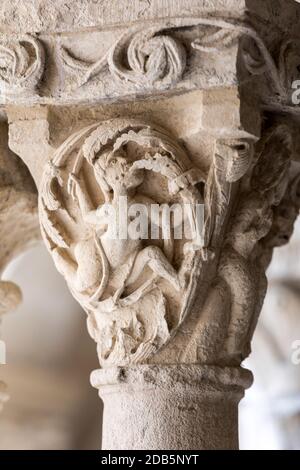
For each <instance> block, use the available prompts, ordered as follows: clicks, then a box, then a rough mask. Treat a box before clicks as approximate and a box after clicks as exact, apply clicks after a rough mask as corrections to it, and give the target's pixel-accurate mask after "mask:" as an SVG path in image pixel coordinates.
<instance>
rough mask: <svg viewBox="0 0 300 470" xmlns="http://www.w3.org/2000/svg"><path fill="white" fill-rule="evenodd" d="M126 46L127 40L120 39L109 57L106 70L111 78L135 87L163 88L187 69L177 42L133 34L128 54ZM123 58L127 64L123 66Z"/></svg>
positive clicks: (153, 31) (151, 32) (154, 35)
mask: <svg viewBox="0 0 300 470" xmlns="http://www.w3.org/2000/svg"><path fill="white" fill-rule="evenodd" d="M158 32H159V33H160V34H158ZM126 44H128V36H127V37H126V36H124V37H122V38H121V39H120V41H118V42H117V44H116V45H115V46H114V48H113V49H112V51H111V53H110V54H109V57H108V64H109V69H110V72H111V74H112V75H113V76H114V77H116V78H118V79H119V80H121V81H130V82H132V83H134V84H136V85H138V86H145V85H146V86H147V84H148V85H152V86H153V85H156V86H158V87H162V88H164V87H167V86H170V85H171V84H172V83H176V82H177V81H178V80H179V79H180V78H181V76H182V74H183V72H184V69H185V66H186V52H185V49H184V47H183V45H182V44H180V43H179V42H178V41H177V40H176V39H174V38H171V37H170V36H167V35H164V34H161V32H160V31H159V30H157V29H151V30H147V31H146V32H145V31H142V32H139V33H137V34H135V35H134V37H133V38H132V39H131V40H130V42H129V45H128V47H127V50H126ZM124 53H125V54H124ZM124 55H126V59H127V63H128V64H125V61H124Z"/></svg>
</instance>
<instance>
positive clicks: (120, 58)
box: [0, 17, 299, 106]
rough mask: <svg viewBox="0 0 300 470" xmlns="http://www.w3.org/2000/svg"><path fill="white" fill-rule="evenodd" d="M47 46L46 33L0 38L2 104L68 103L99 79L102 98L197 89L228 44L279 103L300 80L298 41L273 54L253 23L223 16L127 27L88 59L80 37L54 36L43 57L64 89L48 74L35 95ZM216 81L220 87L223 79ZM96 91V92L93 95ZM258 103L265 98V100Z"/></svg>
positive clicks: (287, 99)
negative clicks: (71, 41) (99, 53)
mask: <svg viewBox="0 0 300 470" xmlns="http://www.w3.org/2000/svg"><path fill="white" fill-rule="evenodd" d="M91 34H92V33H91ZM91 40H92V36H91ZM240 40H241V42H240ZM47 41H49V38H48V39H47V36H46V35H45V36H44V37H43V38H37V37H34V36H30V35H21V36H16V35H2V36H1V38H0V92H1V96H2V97H4V99H7V100H8V101H9V100H13V99H15V100H22V99H23V98H26V97H27V98H28V97H31V98H32V99H35V100H36V101H37V102H43V101H45V102H48V101H47V100H49V98H53V99H56V100H57V99H58V100H59V101H61V100H64V99H66V100H67V99H70V96H72V95H73V93H75V92H76V90H78V88H80V87H83V86H84V85H86V86H88V85H90V84H91V83H92V82H93V81H96V83H97V84H99V85H101V81H102V79H103V83H104V85H103V86H104V89H103V87H102V88H101V86H100V88H99V94H100V95H101V94H103V93H104V95H105V97H107V96H108V97H109V95H110V94H113V95H114V94H115V93H116V90H118V93H120V94H121V95H122V93H127V92H128V93H143V92H152V91H159V90H167V89H172V88H174V87H175V88H176V87H178V86H180V84H183V82H185V80H186V81H187V83H186V84H185V86H187V87H188V88H189V87H192V88H193V87H197V83H198V79H197V77H198V78H199V80H200V82H199V83H201V87H202V86H203V80H204V76H205V75H207V70H206V68H205V67H206V65H205V64H206V63H207V64H209V63H210V61H211V60H212V58H213V57H217V56H216V54H220V52H223V51H227V52H228V53H229V54H230V50H231V49H232V47H233V46H236V47H238V45H239V44H241V47H240V49H241V51H242V57H243V62H244V65H245V70H246V71H247V73H249V74H251V75H255V76H264V77H267V78H268V79H267V80H265V82H266V83H265V85H266V87H269V88H270V92H271V94H272V97H273V100H274V101H277V102H278V103H279V104H280V105H283V106H284V105H291V104H292V103H291V95H292V83H293V82H294V81H295V80H297V79H299V52H298V51H299V41H296V40H294V39H293V38H291V39H287V40H285V41H284V42H283V43H282V44H281V46H280V47H279V48H277V49H276V51H273V50H272V52H270V50H269V49H268V47H267V46H266V44H265V43H264V41H263V40H262V38H261V37H260V36H259V34H258V33H257V32H256V31H255V29H254V28H253V27H252V26H251V25H249V24H248V23H246V22H237V21H235V20H229V19H227V18H222V17H207V18H206V17H203V18H178V19H174V20H172V21H171V22H170V23H167V24H166V22H159V23H158V24H156V25H153V26H152V25H151V26H150V27H149V26H148V25H145V27H143V28H141V27H140V26H139V27H135V26H134V27H130V28H128V30H127V31H126V32H125V33H124V32H123V33H120V37H119V38H118V39H117V40H116V41H115V42H114V43H113V44H112V45H111V46H110V47H108V49H107V51H106V52H104V53H103V54H102V56H101V57H99V59H96V60H95V61H92V62H91V61H89V60H88V59H85V58H84V56H82V53H81V54H80V53H79V56H80V57H79V56H78V52H79V50H81V49H83V50H84V48H82V47H81V44H80V42H79V41H80V40H79V39H78V41H77V46H71V47H70V46H69V45H68V44H67V45H66V44H65V41H64V39H63V37H61V36H57V37H54V40H53V41H54V42H53V41H52V40H51V41H52V42H53V47H52V46H51V48H47V51H48V53H47V54H50V55H51V57H50V55H49V57H48V60H47V57H46V60H47V62H50V63H51V64H54V63H55V64H56V67H57V68H58V69H59V70H60V73H59V75H60V77H61V84H60V86H59V89H57V90H56V89H55V88H54V89H53V80H52V79H51V78H50V75H51V73H50V75H49V74H48V75H47V77H45V80H44V81H45V84H44V85H45V86H43V89H41V90H39V83H40V81H41V78H42V76H43V73H44V67H45V49H46V48H45V45H44V42H45V44H46V43H47ZM52 42H51V44H52ZM75 44H76V41H75ZM49 70H51V67H50V68H49ZM220 73H221V72H220ZM234 73H236V59H235V60H234ZM68 77H71V82H70V84H69V81H68ZM220 80H221V81H222V83H223V79H222V77H221V76H220ZM204 81H205V80H204ZM70 87H71V88H70ZM94 93H95V89H94V88H93V96H94ZM265 93H266V92H265V91H262V94H265ZM75 95H76V93H75ZM76 96H77V95H76ZM268 96H269V95H268ZM261 98H262V100H263V99H264V96H262V97H261ZM77 99H79V97H78V96H77Z"/></svg>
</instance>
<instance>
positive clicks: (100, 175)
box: [0, 0, 300, 448]
mask: <svg viewBox="0 0 300 470" xmlns="http://www.w3.org/2000/svg"><path fill="white" fill-rule="evenodd" d="M286 2H287V3H288V4H289V8H288V9H287V10H286V11H285V10H284V7H283V6H282V2H280V1H278V0H266V1H264V2H258V1H257V0H238V1H237V0H234V1H233V0H216V1H214V2H207V1H204V0H203V1H202V0H201V1H198V0H197V1H196V0H195V1H194V0H189V1H187V2H185V3H186V4H185V7H184V8H182V5H180V3H181V2H174V1H172V0H167V1H164V2H161V1H159V0H153V1H151V2H139V1H137V0H136V1H131V2H129V1H124V2H122V6H120V8H115V6H116V1H114V0H110V1H104V2H97V1H96V2H87V1H85V0H81V2H80V4H82V5H84V7H85V15H81V16H78V17H77V16H76V18H73V20H72V23H70V22H69V16H68V15H65V16H64V15H63V14H61V13H62V12H61V11H60V12H59V14H58V10H57V8H56V5H55V3H56V2H54V3H51V8H50V7H49V8H50V10H51V14H49V17H48V18H47V21H44V19H43V22H41V21H40V19H41V17H40V11H41V10H39V9H36V7H35V2H32V8H33V10H32V11H33V12H34V15H33V18H34V21H33V24H28V21H27V22H26V21H25V22H24V25H23V26H21V28H20V31H19V32H18V34H15V32H14V34H12V32H11V26H12V25H11V23H10V21H9V15H8V16H7V18H8V19H7V20H5V22H4V25H3V31H2V33H3V34H2V36H1V38H0V104H1V105H2V106H3V107H4V110H5V113H6V116H7V120H8V125H9V146H10V149H11V150H12V151H13V152H14V153H16V154H17V155H19V156H20V157H21V159H22V160H23V161H24V162H25V163H26V165H27V167H28V168H29V171H30V172H31V175H32V177H33V179H34V181H35V184H36V186H37V188H38V193H39V220H40V227H41V232H42V236H43V239H44V241H45V243H46V246H47V248H48V250H49V252H50V254H51V256H52V258H53V261H54V263H55V265H56V267H57V269H58V271H59V272H60V273H61V274H62V275H63V276H64V278H65V280H66V282H67V284H68V286H69V289H70V291H71V293H72V295H73V296H74V297H75V299H76V300H77V301H78V302H79V303H80V305H81V306H82V307H83V309H84V310H85V312H86V315H87V326H88V331H89V333H90V335H91V337H92V338H93V339H94V340H95V342H96V344H97V352H98V358H99V364H100V369H99V370H98V371H96V372H95V373H93V375H92V382H93V384H94V385H95V386H96V387H98V388H100V393H101V396H104V395H105V394H106V391H105V390H108V391H109V393H108V394H107V397H109V398H105V399H106V400H107V403H108V402H109V403H110V404H109V406H108V408H107V409H111V410H117V409H119V411H120V412H119V413H118V414H115V421H114V424H112V419H111V416H109V417H108V415H106V418H104V420H106V421H105V422H107V423H109V422H110V426H111V427H110V430H111V432H110V436H115V441H114V437H111V441H109V439H110V438H109V439H108V441H107V442H106V443H105V445H107V446H108V448H114V446H116V445H117V444H116V442H118V443H119V445H120V438H119V437H118V436H117V434H118V429H119V428H118V420H119V419H121V418H120V417H121V416H123V418H124V422H128V421H130V420H131V417H130V416H131V415H130V413H131V414H133V415H135V416H136V415H137V414H138V407H139V406H140V404H141V403H144V405H143V409H145V408H146V409H150V408H151V406H152V401H151V400H153V398H151V396H150V395H151V390H152V388H151V387H152V385H153V384H154V385H155V387H156V391H157V395H156V397H158V396H159V397H160V398H159V399H158V398H157V409H159V412H158V414H159V416H160V417H161V421H163V416H165V422H166V423H168V420H169V419H170V413H171V412H170V409H169V408H168V406H167V402H168V400H169V398H168V397H169V395H170V393H171V392H172V393H173V392H174V397H175V398H174V401H171V402H172V403H173V402H174V403H177V405H178V406H177V411H178V419H179V417H180V413H179V411H180V410H181V409H182V406H181V405H182V403H181V401H180V400H181V399H182V390H186V391H187V392H186V393H187V394H189V397H190V398H189V399H190V401H191V402H192V401H193V400H194V399H196V398H197V397H198V398H197V400H198V401H199V403H198V402H197V403H198V404H197V406H196V405H195V409H189V410H185V411H186V412H187V414H188V416H189V419H186V422H187V423H189V422H190V421H191V420H193V422H194V421H197V420H198V416H203V422H202V424H201V426H202V428H203V429H205V426H206V424H207V422H208V421H209V419H210V416H211V413H214V405H215V402H214V397H215V396H218V397H219V399H220V400H219V408H218V412H216V414H215V415H214V416H215V420H214V421H215V422H218V419H217V415H218V414H219V415H220V416H222V417H223V416H225V414H226V416H227V418H228V423H229V422H233V421H235V420H236V415H237V403H238V401H239V399H240V398H241V397H242V395H243V391H244V388H245V387H247V386H249V385H250V382H251V378H250V377H249V374H248V373H247V372H246V371H244V370H243V369H242V368H240V364H241V363H242V361H243V360H244V359H245V358H246V357H247V356H248V354H249V352H250V344H251V339H252V335H253V332H254V329H255V326H256V323H257V319H258V315H259V312H260V309H261V306H262V303H263V299H264V296H265V293H266V286H267V282H266V276H265V271H266V268H267V266H268V263H269V262H270V259H271V256H272V251H273V248H274V247H275V246H279V245H282V244H284V243H286V242H287V241H288V240H289V237H290V235H291V233H292V229H293V223H294V221H295V219H296V217H297V214H298V211H299V203H300V200H299V195H300V186H299V181H300V180H299V178H300V168H299V157H298V153H299V152H298V150H299V127H298V126H299V124H298V115H299V109H300V108H299V103H298V97H299V90H298V88H300V87H299V83H300V82H299V80H298V81H297V78H299V40H300V37H299V31H298V29H299V28H298V29H297V28H296V27H295V25H294V24H293V21H294V18H295V15H296V16H298V17H299V11H300V5H299V4H297V3H296V2H294V1H293V0H286ZM8 3H9V2H8ZM39 3H42V4H43V5H44V2H39ZM75 3H76V4H77V1H76V2H75ZM118 3H119V2H118ZM145 3H147V4H148V5H145ZM68 4H69V2H68V1H66V2H64V6H62V7H61V8H62V9H63V10H64V9H65V8H66V5H67V6H68ZM73 4H74V2H72V6H74V5H73ZM92 4H93V5H94V6H95V5H96V6H95V8H94V7H93V6H92ZM129 4H130V8H129ZM7 8H8V9H9V6H7ZM95 12H97V14H95ZM280 15H281V18H284V20H282V21H281V23H280V24H279V23H278V17H279V16H280ZM23 16H24V12H23V10H22V9H19V10H18V12H17V14H16V15H15V21H17V22H18V23H20V25H22V20H23ZM70 33H71V34H70ZM297 83H298V85H297ZM176 211H177V212H176ZM178 214H179V215H178ZM192 378H193V379H192ZM134 384H137V385H136V388H134V387H135V385H134ZM176 384H177V385H176ZM123 386H124V387H123ZM122 387H123V388H122ZM199 387H202V392H203V394H202V395H201V396H200V397H199V394H197V390H198V389H199ZM121 389H122V390H123V392H122V393H123V395H122V393H121V391H120V390H121ZM146 390H147V391H148V392H149V393H148V395H147V393H146ZM212 390H213V392H212ZM128 391H130V392H132V394H133V395H132V396H134V397H135V398H136V399H135V398H134V399H133V400H132V403H131V405H130V407H129V408H128V406H129V405H128V406H127V404H126V403H127V401H128V395H129V394H128ZM220 391H222V393H221V394H220V395H218V394H219V392H220ZM110 393H111V394H112V395H110ZM214 393H216V394H217V395H214ZM134 394H136V395H134ZM112 396H114V397H117V398H111V397H112ZM141 397H142V398H141ZM222 397H223V398H224V397H226V400H227V401H228V403H229V402H230V406H228V408H226V404H225V405H224V400H223V399H222ZM122 400H123V401H122ZM201 400H202V401H201ZM226 400H225V401H226ZM216 401H217V400H216ZM145 403H147V405H145ZM207 403H210V406H211V411H210V412H209V413H205V411H204V410H205V409H206V407H207ZM212 403H213V405H212ZM174 407H175V405H174ZM197 407H198V408H197ZM196 408H197V409H196ZM134 410H135V411H134ZM164 410H165V411H164ZM195 410H196V411H195ZM139 412H140V411H139ZM112 413H113V412H112ZM164 413H165V414H164ZM175 415H176V413H175V412H174V416H175ZM152 418H153V419H152ZM152 418H151V419H152V424H153V427H152V428H151V426H152V424H151V426H150V428H151V429H150V428H149V429H150V430H149V435H148V438H147V439H146V438H145V441H144V444H143V443H142V442H141V443H140V444H138V446H140V447H142V446H143V445H146V444H145V442H146V443H148V445H149V446H150V448H156V447H155V445H156V443H157V439H155V436H156V434H157V432H156V431H157V428H158V426H157V425H155V423H156V421H155V419H156V418H155V416H154V417H152ZM174 419H175V418H174ZM176 419H177V418H176ZM176 419H175V421H174V429H173V431H174V432H171V436H172V438H171V440H172V439H173V440H172V442H171V441H170V443H166V441H164V442H163V443H162V444H161V445H163V446H166V445H169V446H170V447H168V448H178V447H176V446H177V445H180V446H183V445H184V443H183V441H180V442H179V441H178V439H177V437H176V426H177V424H176V423H177V421H178V420H177V421H176ZM224 419H225V418H224ZM189 420H190V421H189ZM142 421H143V420H141V422H139V425H141V427H140V428H139V425H138V426H137V429H139V432H140V433H141V435H143V436H144V434H143V431H142V430H141V428H142V427H143V423H142ZM199 423H200V421H199ZM166 426H167V424H166ZM199 426H200V424H199ZM201 426H200V427H201ZM226 426H227V425H225V424H224V427H222V425H221V424H220V427H219V429H218V431H216V432H215V436H214V438H212V437H211V436H210V437H209V439H212V440H210V441H209V440H206V437H205V435H204V434H201V432H200V430H199V432H197V433H195V435H197V436H200V437H199V439H200V440H201V439H202V440H201V444H200V445H201V446H202V447H201V448H218V447H219V446H220V445H222V436H224V435H225V434H226ZM228 426H229V424H228ZM161 429H163V426H162V428H161ZM232 429H233V433H232V434H230V437H229V438H228V443H227V444H228V445H227V444H226V446H227V447H228V448H231V447H235V446H236V445H237V444H236V443H237V432H236V426H235V427H234V426H233V427H232ZM234 429H235V430H234ZM182 433H183V432H182ZM182 433H181V434H182ZM106 436H108V433H106ZM128 439H129V440H130V442H129V441H126V437H124V441H122V442H123V443H122V445H124V448H126V445H127V446H128V448H132V447H133V446H134V445H135V444H134V443H135V442H137V441H136V439H135V438H134V435H133V434H130V433H129V437H128ZM199 439H198V441H199ZM196 441H197V439H196V440H195V441H193V442H194V443H193V444H190V445H193V446H196V445H197V444H196ZM198 441H197V442H198ZM229 441H230V442H229ZM223 442H224V441H223ZM187 445H188V444H187ZM180 448H184V447H180ZM190 448H197V447H190Z"/></svg>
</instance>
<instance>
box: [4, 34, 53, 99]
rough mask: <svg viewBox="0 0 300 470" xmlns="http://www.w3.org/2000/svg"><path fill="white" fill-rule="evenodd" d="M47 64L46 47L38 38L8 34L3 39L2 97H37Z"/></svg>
mask: <svg viewBox="0 0 300 470" xmlns="http://www.w3.org/2000/svg"><path fill="white" fill-rule="evenodd" d="M44 64H45V53H44V48H43V46H42V43H41V42H40V41H39V40H38V39H36V38H35V37H33V36H29V35H23V36H10V35H7V36H4V37H2V38H0V96H2V97H4V98H8V99H17V98H29V97H32V96H34V95H35V94H36V93H37V86H38V84H39V81H40V80H41V78H42V75H43V72H44Z"/></svg>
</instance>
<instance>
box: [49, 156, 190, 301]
mask: <svg viewBox="0 0 300 470" xmlns="http://www.w3.org/2000/svg"><path fill="white" fill-rule="evenodd" d="M93 169H94V174H95V179H96V181H97V182H98V184H99V186H100V187H101V188H102V190H104V191H105V192H106V199H107V200H109V201H110V207H111V208H112V209H113V210H114V211H115V214H116V215H117V218H118V219H120V218H121V214H118V211H119V210H120V198H121V197H124V198H126V201H127V208H128V211H127V214H126V217H128V220H127V223H131V222H133V221H134V219H133V218H131V216H130V215H129V214H130V208H131V207H133V205H134V204H143V205H144V206H146V207H147V206H150V205H151V204H154V203H155V201H153V200H151V199H150V198H149V197H147V196H145V195H143V194H140V193H136V189H137V188H138V187H139V186H140V185H141V184H142V182H143V180H144V170H143V169H139V168H136V167H134V165H133V164H132V163H129V162H128V161H127V159H126V158H125V157H124V156H122V154H121V153H120V152H117V153H114V152H109V153H104V154H103V155H101V156H100V157H99V159H97V160H96V162H95V163H94V167H93ZM68 188H69V192H70V194H71V195H72V197H73V199H74V200H77V201H78V204H79V207H80V210H81V215H82V218H83V220H84V222H85V223H86V224H87V226H88V227H90V229H91V230H90V235H89V236H88V237H87V238H86V239H85V240H83V241H79V242H78V243H77V244H76V246H75V249H74V253H75V258H76V261H77V265H75V264H74V263H73V262H72V261H71V260H70V259H68V258H66V256H65V255H64V249H62V248H56V249H55V250H54V252H53V256H54V260H55V262H56V265H57V267H58V269H59V270H60V271H61V273H62V274H63V275H64V276H65V277H66V278H67V279H68V280H69V282H70V283H71V284H74V285H75V286H76V288H77V289H78V291H79V292H84V291H87V292H89V293H90V294H91V296H92V297H93V299H95V300H100V299H101V296H102V295H103V294H104V292H105V290H106V288H108V292H111V291H113V290H114V287H115V286H114V281H115V282H116V281H119V279H120V275H121V276H122V272H123V273H124V274H123V280H122V284H121V286H119V287H117V288H116V290H115V292H114V294H113V300H114V302H117V301H118V300H119V298H120V296H121V295H122V294H123V292H124V290H125V289H126V288H127V287H128V288H130V286H131V285H132V284H134V283H135V282H136V281H137V280H138V278H139V277H140V275H141V274H142V273H143V271H144V269H145V268H146V267H147V266H148V267H149V268H150V269H151V270H152V271H153V273H154V275H155V276H161V277H163V278H164V279H166V280H167V281H169V282H170V283H171V284H172V286H173V287H174V288H175V289H176V290H180V288H181V283H180V279H179V275H178V273H177V272H176V270H175V269H174V267H173V266H172V264H171V263H170V261H169V260H168V259H167V257H166V255H165V254H164V252H163V250H162V249H160V247H158V246H154V245H148V246H143V242H142V240H141V239H134V238H133V237H132V236H131V235H130V232H129V231H128V236H127V237H126V238H125V237H124V239H122V238H121V237H120V234H116V235H117V236H116V237H112V233H111V230H109V222H110V219H109V214H108V212H109V211H108V210H106V209H105V207H107V205H106V204H100V205H99V207H97V208H96V209H95V207H94V205H93V203H92V201H91V198H90V196H89V194H88V191H87V188H86V183H85V181H84V179H82V178H80V177H78V176H76V175H75V174H74V173H72V174H71V175H70V176H69V184H68ZM111 194H112V196H111ZM147 213H148V214H149V215H150V217H151V211H150V210H149V211H147ZM132 217H134V216H132ZM166 242H167V241H166ZM103 278H104V280H103V282H102V279H103ZM109 278H110V279H109ZM99 284H100V285H101V289H100V290H97V287H98V286H99Z"/></svg>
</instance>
